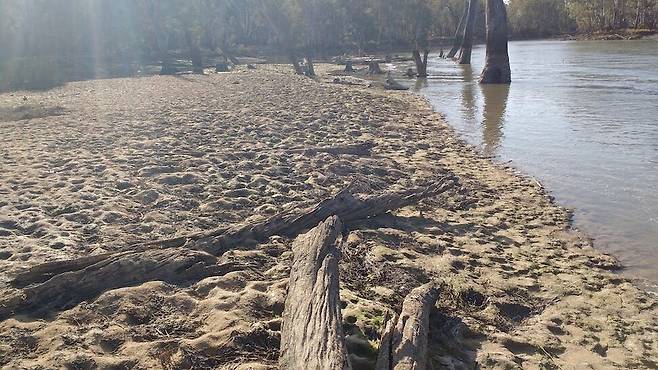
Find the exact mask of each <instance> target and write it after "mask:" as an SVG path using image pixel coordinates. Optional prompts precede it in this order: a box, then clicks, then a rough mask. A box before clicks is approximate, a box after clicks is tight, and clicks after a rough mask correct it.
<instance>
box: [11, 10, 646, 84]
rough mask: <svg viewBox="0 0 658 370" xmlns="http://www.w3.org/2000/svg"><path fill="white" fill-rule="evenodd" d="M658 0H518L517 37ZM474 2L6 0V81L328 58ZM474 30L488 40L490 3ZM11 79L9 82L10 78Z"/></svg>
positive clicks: (439, 34) (447, 18) (439, 26)
mask: <svg viewBox="0 0 658 370" xmlns="http://www.w3.org/2000/svg"><path fill="white" fill-rule="evenodd" d="M657 1H658V0H510V1H509V3H508V5H507V8H508V9H507V12H508V18H509V26H510V27H509V28H510V29H509V33H510V34H511V36H512V37H516V38H527V37H545V36H551V35H556V34H563V33H570V32H593V31H607V30H613V29H617V28H646V29H654V28H655V27H656V22H657V14H658V5H657ZM468 4H469V1H468V0H0V84H3V83H4V85H7V81H8V80H13V81H14V82H16V84H17V85H21V84H22V83H24V82H29V81H28V80H39V81H43V80H44V79H48V78H55V77H54V76H58V75H68V74H70V73H74V74H77V75H79V76H80V77H89V76H94V75H98V74H99V72H100V69H102V68H105V69H107V68H110V66H112V68H116V69H120V71H118V72H122V69H125V70H126V72H127V71H128V70H130V68H133V67H130V63H133V64H143V63H147V62H153V61H158V63H160V64H161V65H162V72H164V73H167V72H169V71H172V70H174V69H175V64H176V63H178V62H180V60H183V59H184V60H186V61H188V63H190V62H191V63H192V64H193V66H194V68H195V69H197V70H198V69H199V68H200V67H201V66H202V65H204V64H206V63H207V61H206V60H203V59H204V57H207V56H216V57H219V58H220V59H221V58H224V59H225V60H230V59H231V58H232V57H233V56H235V55H241V54H242V55H244V54H252V55H256V54H263V55H270V56H271V55H276V54H279V55H281V56H282V57H286V58H294V59H299V60H304V59H309V60H312V59H314V58H315V59H317V58H321V57H325V56H329V55H336V54H342V53H354V54H361V53H368V52H374V51H384V52H389V51H391V52H392V51H398V50H399V51H402V50H408V51H413V50H416V51H418V54H419V57H420V58H422V55H421V54H423V53H424V51H427V50H428V49H429V47H430V46H431V45H437V44H438V43H446V44H449V43H450V42H451V40H452V39H453V37H454V36H455V35H456V34H459V32H457V33H456V32H455V31H456V30H457V28H458V25H459V24H460V20H461V19H462V18H463V16H464V14H465V12H466V9H467V8H468ZM476 4H477V5H476V6H475V7H474V9H473V12H472V14H473V16H474V17H475V19H477V21H476V22H474V23H473V24H472V27H471V28H472V29H469V30H468V31H469V32H472V33H473V34H474V38H475V40H476V41H477V40H480V41H483V40H484V38H485V15H484V8H485V4H486V1H479V2H476ZM0 87H2V86H1V85H0Z"/></svg>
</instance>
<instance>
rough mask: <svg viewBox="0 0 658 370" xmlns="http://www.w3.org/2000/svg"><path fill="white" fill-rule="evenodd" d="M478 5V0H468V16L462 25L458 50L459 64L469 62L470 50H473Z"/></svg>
mask: <svg viewBox="0 0 658 370" xmlns="http://www.w3.org/2000/svg"><path fill="white" fill-rule="evenodd" d="M478 7H479V2H478V0H469V2H468V17H467V18H466V26H464V36H463V38H462V46H461V51H460V52H459V61H458V62H459V64H471V51H472V50H473V35H474V30H475V20H476V18H477V13H478Z"/></svg>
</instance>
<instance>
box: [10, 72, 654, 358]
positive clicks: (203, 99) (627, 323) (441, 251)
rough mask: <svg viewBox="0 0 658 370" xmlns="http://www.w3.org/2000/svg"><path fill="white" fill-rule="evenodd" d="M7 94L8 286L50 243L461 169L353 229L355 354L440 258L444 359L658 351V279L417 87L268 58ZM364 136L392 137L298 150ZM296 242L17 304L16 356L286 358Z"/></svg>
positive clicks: (236, 214) (74, 253) (196, 220)
mask: <svg viewBox="0 0 658 370" xmlns="http://www.w3.org/2000/svg"><path fill="white" fill-rule="evenodd" d="M320 69H323V68H320ZM327 81H331V78H329V79H327ZM24 95H26V96H27V101H23V96H24ZM16 107H20V108H16ZM0 112H2V116H1V117H2V119H0V142H1V144H0V153H2V156H1V157H0V158H1V159H0V168H1V169H2V171H0V195H1V197H0V271H2V272H1V273H0V284H2V288H1V289H2V290H0V295H2V294H8V292H9V289H10V287H9V285H8V283H9V280H10V279H11V278H12V277H13V276H15V274H16V273H17V272H19V271H21V270H22V269H24V268H25V267H28V266H33V265H36V264H38V263H41V262H45V261H53V260H60V259H69V258H73V257H78V256H84V255H87V254H91V253H102V252H104V251H111V250H113V249H117V248H119V247H121V246H124V245H127V244H130V243H131V242H135V241H140V240H154V239H160V238H164V237H172V236H176V235H182V234H186V233H190V232H195V231H199V230H204V229H208V228H213V227H218V226H222V225H227V224H233V223H239V222H242V221H244V220H245V219H255V218H263V217H267V216H268V215H271V214H273V213H275V212H277V211H280V210H282V209H284V208H287V207H300V206H302V205H309V204H314V203H316V202H317V201H319V200H321V199H323V198H325V197H327V196H329V195H331V194H333V193H334V192H336V191H337V190H339V189H341V188H342V187H344V186H345V185H347V184H348V183H350V182H353V181H356V182H357V183H358V184H360V185H359V186H361V187H362V189H363V191H364V192H376V191H380V190H382V189H400V188H406V187H409V186H411V185H422V184H424V183H427V182H428V181H430V180H431V179H432V177H433V176H436V175H437V174H442V173H446V172H449V173H454V174H455V175H457V176H459V178H460V179H461V182H462V185H463V187H464V191H463V192H461V193H454V194H453V193H451V194H446V195H445V196H442V197H437V198H435V199H430V200H428V201H426V202H424V203H423V204H421V205H420V206H415V207H408V208H404V209H401V210H398V211H397V212H394V213H393V214H391V215H387V216H385V217H378V218H376V219H373V220H370V221H369V222H367V223H364V224H363V225H360V226H359V227H355V228H354V229H353V230H351V231H350V233H349V236H348V238H347V243H346V244H345V245H344V248H343V251H342V253H343V259H342V261H341V284H342V291H341V299H342V300H343V301H344V306H345V308H344V310H343V316H344V320H345V328H346V330H347V332H348V333H349V334H350V340H349V343H350V351H351V353H352V360H353V364H354V365H355V368H368V367H367V365H368V363H370V362H371V361H372V356H373V353H374V351H375V350H376V346H377V343H378V334H379V333H380V332H381V329H382V320H383V316H384V315H385V311H386V310H399V306H400V304H401V300H402V298H403V297H404V295H406V294H407V293H408V292H409V291H410V290H411V289H412V288H414V287H415V286H418V285H420V284H422V283H424V282H426V281H428V280H429V279H435V280H436V281H439V282H442V283H444V284H445V285H444V292H443V293H442V296H441V298H440V299H439V310H438V311H437V312H436V313H435V314H434V315H433V317H432V320H433V325H432V328H433V329H432V330H433V331H432V338H431V340H430V342H431V353H432V359H431V360H432V364H433V365H434V368H441V367H440V366H441V365H442V366H445V367H447V368H472V367H474V366H475V364H476V363H477V364H479V366H480V367H481V368H485V369H488V368H529V369H532V368H564V369H586V368H595V369H599V368H609V369H618V368H638V369H643V368H656V367H658V312H657V311H658V302H657V300H656V298H655V297H653V296H650V295H648V294H647V293H645V292H643V291H641V290H639V289H637V288H636V287H635V286H633V285H632V284H631V283H630V282H628V281H627V280H625V279H624V278H621V277H619V276H617V275H615V274H614V273H612V272H610V271H609V270H610V269H613V268H615V267H616V262H615V261H614V259H613V258H611V257H608V256H604V255H602V254H600V253H599V252H598V251H596V250H594V249H593V248H592V246H591V242H590V240H589V239H588V238H587V237H585V236H584V235H582V234H579V233H577V232H575V231H573V230H571V229H570V226H569V214H568V212H566V211H565V210H564V209H562V208H560V207H558V206H556V205H554V204H553V203H551V202H550V200H549V198H548V197H547V196H546V194H545V193H544V191H543V189H542V188H541V186H540V185H538V184H537V183H536V182H534V181H533V180H532V179H529V178H525V177H523V176H519V175H518V174H517V172H516V171H515V170H514V169H511V168H504V167H501V166H499V165H496V164H494V163H492V162H491V161H490V160H488V159H485V158H482V157H481V156H479V155H478V154H477V153H475V152H474V151H473V150H472V149H471V148H469V147H468V146H466V145H465V144H464V143H463V142H462V141H460V140H459V139H457V138H456V136H455V134H454V133H453V132H452V130H451V129H449V128H448V126H447V125H446V123H445V122H444V121H443V120H442V119H441V117H440V116H439V115H437V114H435V113H433V112H432V111H431V109H430V108H429V106H428V105H427V104H426V102H425V101H423V100H422V99H421V98H419V97H416V96H413V95H411V94H408V93H398V92H384V91H380V90H376V89H368V88H365V87H356V86H342V85H337V84H330V83H318V82H314V81H312V80H310V79H307V78H303V77H298V76H294V75H292V74H291V73H290V71H289V70H288V68H284V69H280V68H276V67H261V68H259V69H258V70H246V69H245V70H241V71H235V72H232V73H227V74H211V75H208V76H177V77H160V76H155V77H147V78H138V79H112V80H98V81H86V82H76V83H70V84H68V85H66V86H63V87H60V88H56V89H53V90H50V91H46V92H39V93H29V94H28V93H25V94H23V93H20V94H13V95H12V94H2V95H0ZM23 118H28V119H23ZM363 141H369V142H372V143H374V144H376V146H375V147H374V149H373V150H372V155H370V156H355V155H332V154H328V153H310V152H304V151H291V150H290V149H304V148H309V147H318V146H323V147H324V146H334V145H343V144H349V143H356V142H363ZM289 247H290V240H287V239H284V238H278V237H277V238H272V239H271V240H270V241H269V242H268V243H264V244H261V245H258V246H254V247H253V248H251V249H248V250H244V251H233V252H228V253H226V254H225V255H224V256H223V257H222V261H224V262H232V261H235V262H236V263H248V264H249V265H250V267H249V268H245V269H244V270H239V271H234V272H230V273H228V274H226V275H224V276H215V277H210V278H206V279H203V280H201V281H198V282H190V283H189V284H185V285H171V284H167V283H163V282H149V283H146V284H142V285H140V286H136V287H128V288H122V289H115V290H111V291H108V292H105V293H104V294H102V295H101V296H99V297H97V298H96V299H93V300H91V301H88V302H84V303H81V304H78V305H76V306H75V307H73V308H70V309H68V310H65V311H63V312H53V313H52V315H51V316H49V317H46V318H34V317H29V316H25V315H20V316H15V317H12V318H10V319H7V320H4V321H2V322H0V366H2V367H5V368H10V369H13V368H34V369H36V368H45V369H49V368H62V367H65V368H71V369H92V368H102V369H147V368H169V369H178V368H195V369H196V368H226V369H234V368H242V369H248V368H255V369H260V368H269V367H270V366H272V367H273V366H275V364H276V358H277V351H278V333H279V330H280V326H281V323H280V313H281V309H282V305H283V302H284V299H285V291H286V284H287V269H288V266H289V263H290V252H289Z"/></svg>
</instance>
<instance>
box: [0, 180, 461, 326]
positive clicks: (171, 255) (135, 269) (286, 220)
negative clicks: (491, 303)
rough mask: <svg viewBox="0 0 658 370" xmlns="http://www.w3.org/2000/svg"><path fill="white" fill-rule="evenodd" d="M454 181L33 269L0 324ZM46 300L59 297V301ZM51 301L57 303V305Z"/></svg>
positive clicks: (382, 207)
mask: <svg viewBox="0 0 658 370" xmlns="http://www.w3.org/2000/svg"><path fill="white" fill-rule="evenodd" d="M457 181H458V179H457V178H456V177H455V176H451V175H446V176H443V177H441V178H439V179H438V180H437V181H435V182H433V183H432V184H431V185H429V186H427V187H423V188H411V189H407V190H404V191H400V192H385V193H383V194H379V195H366V196H363V197H360V196H356V195H353V194H352V193H351V188H350V187H347V188H345V189H343V190H341V191H340V192H338V193H337V194H336V195H335V196H333V197H331V198H328V199H325V200H323V201H322V202H320V203H318V204H317V205H316V206H314V207H311V208H308V209H302V210H299V209H290V210H287V211H284V212H282V213H279V214H277V215H274V216H272V217H270V218H268V219H266V220H264V221H260V222H253V223H246V224H239V225H236V226H233V227H229V228H219V229H215V230H211V231H208V232H205V233H195V234H191V235H187V236H181V237H178V238H173V239H166V240H160V241H154V242H148V243H142V244H136V245H131V246H128V247H127V248H124V249H122V250H119V251H117V252H110V253H104V254H100V255H97V256H89V257H82V258H78V259H73V260H69V261H58V262H52V263H46V264H42V265H37V266H35V267H32V268H30V269H28V270H27V271H25V272H23V273H21V274H19V275H17V276H16V278H15V279H14V280H13V281H12V282H11V284H12V286H13V287H14V288H20V290H18V291H16V292H15V293H16V295H17V296H19V297H23V298H16V295H11V296H9V297H2V298H0V318H2V317H6V316H7V315H11V314H12V313H15V312H19V311H33V310H35V309H36V308H39V309H40V310H41V309H44V310H45V309H46V308H53V309H59V308H62V307H70V306H72V305H75V304H76V303H79V302H81V301H83V300H86V299H88V298H91V297H93V296H95V295H98V294H100V293H102V292H103V291H105V290H108V289H115V288H120V287H125V286H131V285H137V284H141V283H144V282H147V281H151V280H165V281H169V282H172V283H173V282H179V281H183V280H194V279H201V278H203V277H206V276H210V275H212V274H219V273H221V272H222V271H224V269H226V266H225V265H216V263H217V261H216V257H215V256H221V255H222V254H223V253H224V252H226V251H228V250H230V249H235V248H245V247H246V246H250V245H253V243H250V242H253V241H256V242H263V241H267V240H268V239H269V238H270V237H271V236H274V235H279V236H285V237H290V238H293V237H296V236H297V235H299V234H300V233H302V232H304V231H305V230H308V229H310V228H311V227H314V226H315V225H317V224H318V223H320V222H322V221H323V220H325V219H326V218H327V217H329V216H334V215H335V216H338V217H340V218H341V220H343V222H344V223H350V222H354V221H358V220H363V219H367V218H369V217H373V216H377V215H380V214H383V213H386V212H388V211H390V210H395V209H398V208H401V207H405V206H408V205H412V204H416V203H418V202H419V201H421V200H422V199H425V198H428V197H432V196H436V195H438V194H440V193H442V192H445V191H447V190H449V189H452V188H454V187H456V186H457ZM52 292H62V294H63V296H62V298H61V299H52V298H53V297H55V296H56V294H55V295H53V293H52ZM55 298H56V297H55Z"/></svg>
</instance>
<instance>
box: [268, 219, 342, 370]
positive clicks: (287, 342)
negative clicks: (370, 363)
mask: <svg viewBox="0 0 658 370" xmlns="http://www.w3.org/2000/svg"><path fill="white" fill-rule="evenodd" d="M342 227H343V226H342V224H341V222H340V219H339V218H338V217H336V216H331V217H329V218H327V219H326V220H325V221H324V222H321V223H320V224H319V225H318V226H316V227H315V228H313V229H311V230H310V231H309V232H308V233H306V234H303V235H300V236H298V237H297V238H296V239H295V241H294V242H293V245H292V253H293V259H292V266H291V268H290V282H289V283H288V294H287V296H286V302H285V306H284V310H283V326H282V329H281V348H280V356H279V365H280V368H281V369H328V370H329V369H335V370H343V369H350V368H351V367H350V364H349V360H348V358H347V346H346V344H345V338H344V335H343V327H342V317H341V312H340V298H339V282H338V260H339V258H340V252H339V244H340V241H341V237H340V234H341V230H342Z"/></svg>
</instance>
